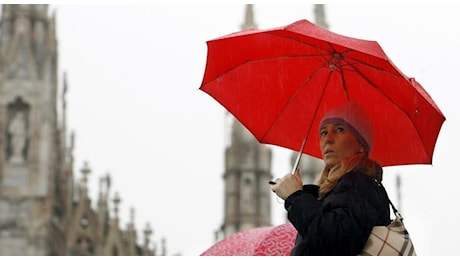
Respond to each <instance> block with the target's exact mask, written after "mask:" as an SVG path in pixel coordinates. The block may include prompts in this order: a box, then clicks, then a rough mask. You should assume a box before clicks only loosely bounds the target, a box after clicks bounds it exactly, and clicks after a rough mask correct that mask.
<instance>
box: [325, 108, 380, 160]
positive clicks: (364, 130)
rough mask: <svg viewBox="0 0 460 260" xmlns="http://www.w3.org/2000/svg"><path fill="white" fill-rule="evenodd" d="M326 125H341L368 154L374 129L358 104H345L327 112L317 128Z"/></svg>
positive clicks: (372, 140)
mask: <svg viewBox="0 0 460 260" xmlns="http://www.w3.org/2000/svg"><path fill="white" fill-rule="evenodd" d="M327 123H341V124H343V125H344V126H345V127H346V128H347V129H348V130H349V131H350V132H352V133H353V135H354V136H355V137H356V139H358V141H359V142H360V143H361V144H362V145H363V146H364V149H366V151H367V152H368V153H370V151H371V148H372V144H373V143H374V128H373V126H372V122H371V120H370V118H369V116H368V114H367V113H366V112H365V111H364V110H363V108H362V107H361V106H360V105H358V103H355V102H347V103H345V104H344V105H341V106H339V107H336V108H333V109H331V110H329V111H328V112H327V113H326V114H325V115H324V117H323V119H322V120H321V123H320V124H319V125H320V127H319V128H320V129H321V128H322V127H323V126H324V125H325V124H327Z"/></svg>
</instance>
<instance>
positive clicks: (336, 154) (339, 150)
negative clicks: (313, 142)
mask: <svg viewBox="0 0 460 260" xmlns="http://www.w3.org/2000/svg"><path fill="white" fill-rule="evenodd" d="M319 136H320V141H319V143H320V148H321V153H322V155H323V161H324V163H325V165H326V167H327V168H329V169H331V168H332V167H334V166H336V165H337V164H339V163H341V162H342V161H344V160H347V159H349V158H351V157H352V156H354V155H355V154H357V153H358V152H361V151H363V147H362V145H361V144H360V143H359V141H358V139H356V137H355V136H354V135H353V134H352V133H351V132H350V131H348V130H347V128H346V127H345V126H344V125H343V124H340V123H328V124H325V125H324V126H323V127H322V128H321V129H320V130H319Z"/></svg>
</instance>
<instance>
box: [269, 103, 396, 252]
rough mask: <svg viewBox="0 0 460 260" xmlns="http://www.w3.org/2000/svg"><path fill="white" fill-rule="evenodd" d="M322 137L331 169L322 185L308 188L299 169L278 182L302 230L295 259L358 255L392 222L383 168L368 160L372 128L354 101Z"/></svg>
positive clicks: (324, 127)
mask: <svg viewBox="0 0 460 260" xmlns="http://www.w3.org/2000/svg"><path fill="white" fill-rule="evenodd" d="M319 135H320V148H321V152H322V156H323V161H324V164H325V167H324V170H323V172H322V174H321V175H320V177H319V180H318V185H311V184H310V185H302V179H301V177H300V173H299V170H297V171H296V172H295V174H287V175H286V176H284V177H283V178H281V179H277V180H276V181H275V183H274V184H272V190H273V192H275V193H276V194H277V195H278V196H279V197H280V198H282V199H284V200H285V203H284V206H285V208H286V210H287V212H288V219H289V220H290V222H291V223H292V224H293V225H294V227H295V228H296V229H297V231H298V235H297V238H296V242H295V246H294V248H293V249H292V251H291V255H357V254H358V253H359V252H360V251H361V250H362V249H363V247H364V244H365V243H366V241H367V239H368V237H369V235H370V233H371V230H372V228H373V227H374V226H377V225H384V226H386V225H388V224H389V223H390V211H389V203H388V197H387V194H386V192H385V191H384V189H382V187H380V182H381V180H382V167H381V166H380V165H379V164H378V163H376V162H375V161H373V160H371V159H369V157H368V156H369V153H370V151H371V148H372V143H373V128H372V124H371V122H370V119H369V118H368V116H367V115H366V113H365V112H364V110H362V108H361V107H360V106H359V105H357V104H356V103H350V102H349V103H346V104H345V105H343V106H341V107H338V108H335V109H333V110H331V111H329V112H328V113H326V115H325V116H324V117H323V119H322V120H321V123H320V128H319Z"/></svg>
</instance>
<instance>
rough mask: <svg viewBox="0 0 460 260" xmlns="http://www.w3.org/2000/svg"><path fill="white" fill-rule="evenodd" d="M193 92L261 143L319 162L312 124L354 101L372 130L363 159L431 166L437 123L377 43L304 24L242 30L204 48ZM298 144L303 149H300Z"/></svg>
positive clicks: (432, 108) (422, 94)
mask: <svg viewBox="0 0 460 260" xmlns="http://www.w3.org/2000/svg"><path fill="white" fill-rule="evenodd" d="M207 46H208V56H207V62H206V70H205V73H204V77H203V81H202V84H201V86H200V89H201V90H202V91H204V92H206V93H208V94H209V95H210V96H212V97H213V98H214V99H216V100H217V101H218V102H219V103H220V104H222V105H223V106H224V107H225V108H226V109H227V110H228V111H229V112H230V113H232V114H233V115H234V116H235V117H236V118H237V119H238V120H239V121H240V122H241V123H242V124H243V125H244V126H245V127H246V128H247V129H248V130H249V131H250V132H251V133H252V134H253V135H254V136H255V137H256V138H257V140H258V141H259V142H261V143H266V144H273V145H278V146H282V147H286V148H289V149H292V150H296V151H298V150H300V149H301V147H302V149H301V151H302V152H303V153H306V154H309V155H312V156H315V157H317V158H322V155H321V151H320V148H319V134H318V125H319V123H320V120H321V118H322V116H323V115H324V114H325V113H326V112H327V111H328V110H330V109H332V108H334V107H337V106H339V105H342V104H344V103H346V102H347V101H354V102H356V103H358V104H360V105H361V106H362V107H363V109H364V110H365V111H366V112H367V113H368V114H369V116H370V117H371V120H372V124H373V126H374V129H375V130H376V131H375V136H374V145H373V147H372V151H371V154H370V158H372V159H374V160H376V161H377V162H379V163H380V164H381V165H382V166H391V165H407V164H431V163H432V156H433V151H434V147H435V144H436V140H437V137H438V134H439V131H440V128H441V126H442V124H443V122H444V121H445V117H444V115H443V114H442V112H441V111H440V110H439V108H438V107H437V106H436V104H435V102H434V101H433V100H432V98H431V97H430V95H429V94H428V93H427V92H426V91H425V90H424V89H423V87H422V86H421V85H420V84H419V83H418V82H417V81H416V80H415V79H413V78H409V77H407V76H405V75H404V74H403V73H402V72H401V71H400V70H399V69H398V68H397V67H396V66H395V65H394V64H393V63H392V62H391V61H390V59H389V58H388V57H387V55H386V54H385V53H384V51H383V50H382V48H381V47H380V46H379V44H378V43H377V42H375V41H367V40H361V39H356V38H351V37H347V36H343V35H339V34H336V33H333V32H330V31H328V30H326V29H324V28H322V27H320V26H317V25H315V24H312V23H310V22H308V21H306V20H300V21H297V22H295V23H293V24H290V25H287V26H284V27H279V28H274V29H269V30H255V29H250V30H245V31H242V32H237V33H233V34H230V35H227V36H223V37H220V38H217V39H214V40H210V41H208V42H207ZM304 140H305V146H304V147H303V146H302V143H303V141H304Z"/></svg>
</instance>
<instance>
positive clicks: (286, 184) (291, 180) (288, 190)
mask: <svg viewBox="0 0 460 260" xmlns="http://www.w3.org/2000/svg"><path fill="white" fill-rule="evenodd" d="M269 183H270V185H271V186H272V187H271V188H272V191H273V192H274V193H276V195H278V197H280V198H282V199H283V200H285V199H286V198H287V197H289V195H291V194H292V193H294V192H296V191H298V190H302V187H303V183H302V178H301V177H300V171H299V169H297V170H296V171H295V173H294V174H291V173H288V174H286V175H285V176H284V177H283V178H281V179H280V178H277V179H276V180H275V181H274V182H273V181H271V182H269Z"/></svg>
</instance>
